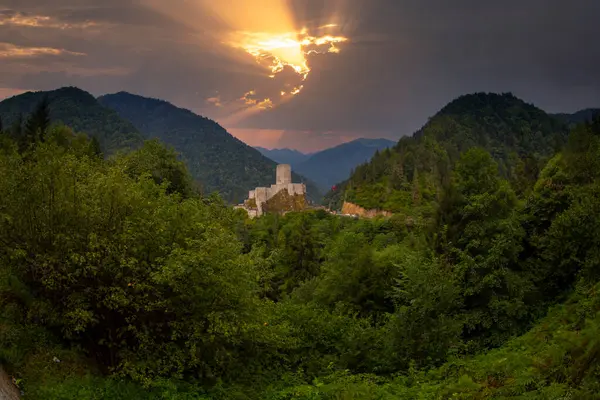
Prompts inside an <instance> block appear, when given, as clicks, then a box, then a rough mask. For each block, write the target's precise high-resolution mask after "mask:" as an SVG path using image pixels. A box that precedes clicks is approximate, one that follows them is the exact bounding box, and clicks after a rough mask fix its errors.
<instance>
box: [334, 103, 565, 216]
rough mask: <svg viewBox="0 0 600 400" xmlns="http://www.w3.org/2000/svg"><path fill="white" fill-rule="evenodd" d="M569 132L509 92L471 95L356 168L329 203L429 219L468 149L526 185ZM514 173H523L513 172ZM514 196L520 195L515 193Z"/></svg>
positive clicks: (506, 175)
mask: <svg viewBox="0 0 600 400" xmlns="http://www.w3.org/2000/svg"><path fill="white" fill-rule="evenodd" d="M567 134H568V129H567V127H566V125H565V124H564V123H563V122H561V121H560V120H559V119H557V118H554V117H551V116H550V115H548V114H546V113H545V112H543V111H542V110H540V109H538V108H536V107H534V106H533V105H530V104H526V103H525V102H523V101H522V100H519V99H517V98H516V97H514V96H513V95H512V94H502V95H499V94H487V93H476V94H471V95H465V96H461V97H459V98H457V99H456V100H454V101H452V102H451V103H449V104H448V105H447V106H446V107H444V108H443V109H442V110H441V111H440V112H439V113H437V114H436V115H435V116H434V117H432V118H431V119H430V120H429V121H428V122H427V124H425V126H424V127H423V128H422V129H421V130H419V131H418V132H416V133H415V134H414V135H413V136H411V137H403V138H402V139H401V140H400V141H399V142H398V144H397V145H396V147H395V148H394V149H392V150H385V151H382V152H379V153H378V154H376V155H375V156H374V157H373V159H372V160H371V161H370V162H368V163H366V164H363V165H361V166H359V167H357V168H356V169H355V171H354V173H353V174H352V175H351V176H350V178H349V179H348V180H347V181H346V182H344V183H343V184H342V185H340V189H338V190H337V191H336V192H334V193H329V194H328V196H326V202H327V204H329V203H331V204H333V205H335V206H336V207H340V206H341V202H342V201H343V200H344V199H345V200H347V201H351V202H353V203H356V204H358V205H360V206H362V207H365V208H367V209H375V208H378V209H384V210H388V211H393V212H401V213H409V214H411V215H415V214H417V215H426V216H428V215H430V213H431V212H432V208H434V207H435V205H436V204H434V203H437V202H438V201H439V196H440V194H441V192H442V188H443V187H444V185H446V184H447V181H448V179H449V172H450V170H451V169H452V168H453V166H454V164H455V163H456V161H457V160H458V158H459V157H460V155H461V154H462V153H463V152H465V151H466V150H468V149H470V148H472V147H481V148H484V149H485V150H487V151H488V152H489V153H490V154H491V155H492V157H493V158H494V160H495V161H496V162H497V163H498V165H499V168H500V173H501V175H502V176H503V177H506V178H509V179H513V178H517V179H528V180H529V182H527V184H526V185H525V186H526V187H530V186H531V183H532V182H534V181H535V179H536V173H537V172H538V171H539V168H540V166H541V165H543V163H544V162H545V161H546V158H547V157H548V156H551V155H552V154H554V152H556V151H557V150H558V149H559V148H560V147H561V146H562V145H563V144H564V142H565V140H566V137H567ZM517 172H521V173H520V174H518V173H517ZM515 189H516V190H517V191H520V190H523V187H521V188H515Z"/></svg>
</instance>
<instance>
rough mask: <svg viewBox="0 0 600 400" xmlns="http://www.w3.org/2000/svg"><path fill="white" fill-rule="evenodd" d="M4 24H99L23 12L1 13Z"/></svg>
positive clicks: (57, 26) (82, 26)
mask: <svg viewBox="0 0 600 400" xmlns="http://www.w3.org/2000/svg"><path fill="white" fill-rule="evenodd" d="M2 25H11V26H22V27H29V28H54V29H74V28H79V29H85V28H89V27H92V26H96V25H98V24H97V23H96V22H92V21H85V22H80V23H67V22H61V21H59V20H58V19H56V18H53V17H49V16H46V15H26V14H23V13H16V14H13V15H6V14H4V15H1V14H0V26H2Z"/></svg>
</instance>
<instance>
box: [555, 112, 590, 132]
mask: <svg viewBox="0 0 600 400" xmlns="http://www.w3.org/2000/svg"><path fill="white" fill-rule="evenodd" d="M551 115H552V116H553V117H555V118H558V119H559V120H561V121H562V122H564V123H565V124H567V125H569V127H571V128H573V127H575V125H577V124H581V123H583V122H588V121H591V120H593V119H594V118H595V117H596V116H598V115H600V108H586V109H584V110H580V111H577V112H575V113H573V114H568V113H559V114H551Z"/></svg>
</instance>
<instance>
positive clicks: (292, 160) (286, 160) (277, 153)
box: [254, 147, 310, 168]
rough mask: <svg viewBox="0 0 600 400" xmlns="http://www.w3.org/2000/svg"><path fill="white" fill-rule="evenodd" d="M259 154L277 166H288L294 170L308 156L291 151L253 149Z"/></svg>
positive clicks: (308, 155)
mask: <svg viewBox="0 0 600 400" xmlns="http://www.w3.org/2000/svg"><path fill="white" fill-rule="evenodd" d="M254 148H255V149H256V150H258V151H260V153H261V154H262V155H263V156H265V157H267V158H270V159H271V160H273V161H275V162H277V163H279V164H290V165H291V166H292V168H294V167H295V166H296V165H298V164H299V163H301V162H303V161H306V160H307V159H308V158H309V157H310V154H304V153H301V152H299V151H298V150H292V149H265V148H264V147H254Z"/></svg>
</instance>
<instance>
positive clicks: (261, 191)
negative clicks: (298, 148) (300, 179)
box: [236, 164, 306, 218]
mask: <svg viewBox="0 0 600 400" xmlns="http://www.w3.org/2000/svg"><path fill="white" fill-rule="evenodd" d="M236 208H241V209H244V210H246V211H247V212H248V215H249V216H250V217H251V218H253V217H259V216H261V215H263V214H264V213H266V212H278V213H285V212H287V211H301V210H303V209H305V208H306V185H305V184H304V183H292V167H291V166H290V165H288V164H279V165H277V174H276V179H275V184H274V185H271V187H257V188H256V189H254V190H251V191H250V192H249V193H248V199H246V201H244V203H243V204H240V205H238V206H237V207H236Z"/></svg>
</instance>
